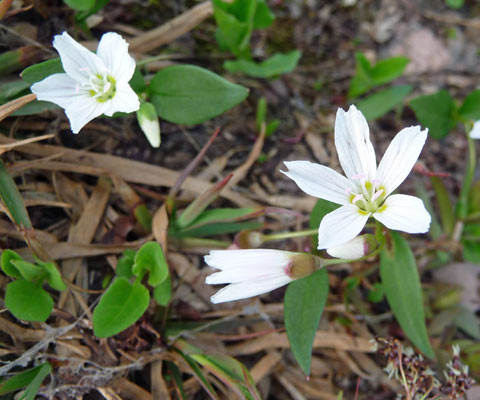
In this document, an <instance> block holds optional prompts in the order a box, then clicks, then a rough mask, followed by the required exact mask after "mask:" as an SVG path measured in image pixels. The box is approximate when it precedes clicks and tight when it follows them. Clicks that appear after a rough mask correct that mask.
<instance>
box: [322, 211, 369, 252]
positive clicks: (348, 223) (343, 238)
mask: <svg viewBox="0 0 480 400" xmlns="http://www.w3.org/2000/svg"><path fill="white" fill-rule="evenodd" d="M368 217H369V214H366V215H365V214H363V213H361V212H360V210H359V209H358V207H357V206H354V205H353V204H347V205H344V206H342V207H340V208H338V209H336V210H335V211H332V212H331V213H328V214H327V215H325V217H323V219H322V222H320V227H319V228H318V249H319V250H321V249H327V248H329V247H333V246H337V245H340V244H342V243H345V242H348V241H349V240H351V239H353V238H354V237H355V236H357V235H358V234H359V233H360V232H361V230H362V229H363V227H364V226H365V224H366V223H367V220H368Z"/></svg>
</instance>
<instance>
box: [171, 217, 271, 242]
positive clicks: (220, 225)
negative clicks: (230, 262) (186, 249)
mask: <svg viewBox="0 0 480 400" xmlns="http://www.w3.org/2000/svg"><path fill="white" fill-rule="evenodd" d="M261 227H263V223H261V222H255V221H252V222H217V223H214V224H208V225H202V226H199V227H198V228H192V229H184V230H181V231H177V232H172V235H173V236H175V237H178V238H186V237H206V236H214V235H222V234H225V233H234V232H240V231H241V230H244V229H250V230H255V229H260V228H261Z"/></svg>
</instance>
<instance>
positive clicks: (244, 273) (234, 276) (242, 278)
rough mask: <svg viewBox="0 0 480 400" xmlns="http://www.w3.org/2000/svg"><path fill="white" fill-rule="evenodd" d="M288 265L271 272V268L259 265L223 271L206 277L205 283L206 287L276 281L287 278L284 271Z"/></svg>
mask: <svg viewBox="0 0 480 400" xmlns="http://www.w3.org/2000/svg"><path fill="white" fill-rule="evenodd" d="M287 270H288V264H285V265H284V266H283V267H280V268H277V269H276V270H272V269H271V268H262V266H259V265H254V266H252V265H250V266H249V265H245V266H244V268H231V269H224V270H223V271H220V272H215V273H214V274H211V275H209V276H207V278H206V279H205V283H206V284H208V285H218V284H222V283H240V282H248V281H254V282H255V281H257V280H264V281H268V280H270V279H276V278H278V277H281V276H288V275H287V273H286V271H287Z"/></svg>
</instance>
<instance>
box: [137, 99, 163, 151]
mask: <svg viewBox="0 0 480 400" xmlns="http://www.w3.org/2000/svg"><path fill="white" fill-rule="evenodd" d="M137 120H138V124H139V125H140V128H142V131H143V133H144V134H145V136H146V137H147V139H148V142H149V143H150V145H151V146H152V147H160V142H161V138H160V123H159V122H158V115H157V111H156V110H155V106H154V105H153V104H152V103H142V105H141V106H140V108H139V109H138V111H137Z"/></svg>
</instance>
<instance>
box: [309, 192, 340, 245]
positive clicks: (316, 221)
mask: <svg viewBox="0 0 480 400" xmlns="http://www.w3.org/2000/svg"><path fill="white" fill-rule="evenodd" d="M339 207H340V206H339V205H338V204H335V203H332V202H331V201H328V200H323V199H318V201H317V203H316V204H315V207H313V210H312V212H311V213H310V221H309V224H310V229H318V227H319V226H320V222H322V219H323V217H325V215H327V214H328V213H330V212H332V211H334V210H336V209H337V208H339ZM312 239H313V247H314V248H317V245H318V235H315V236H314V237H313V238H312Z"/></svg>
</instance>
